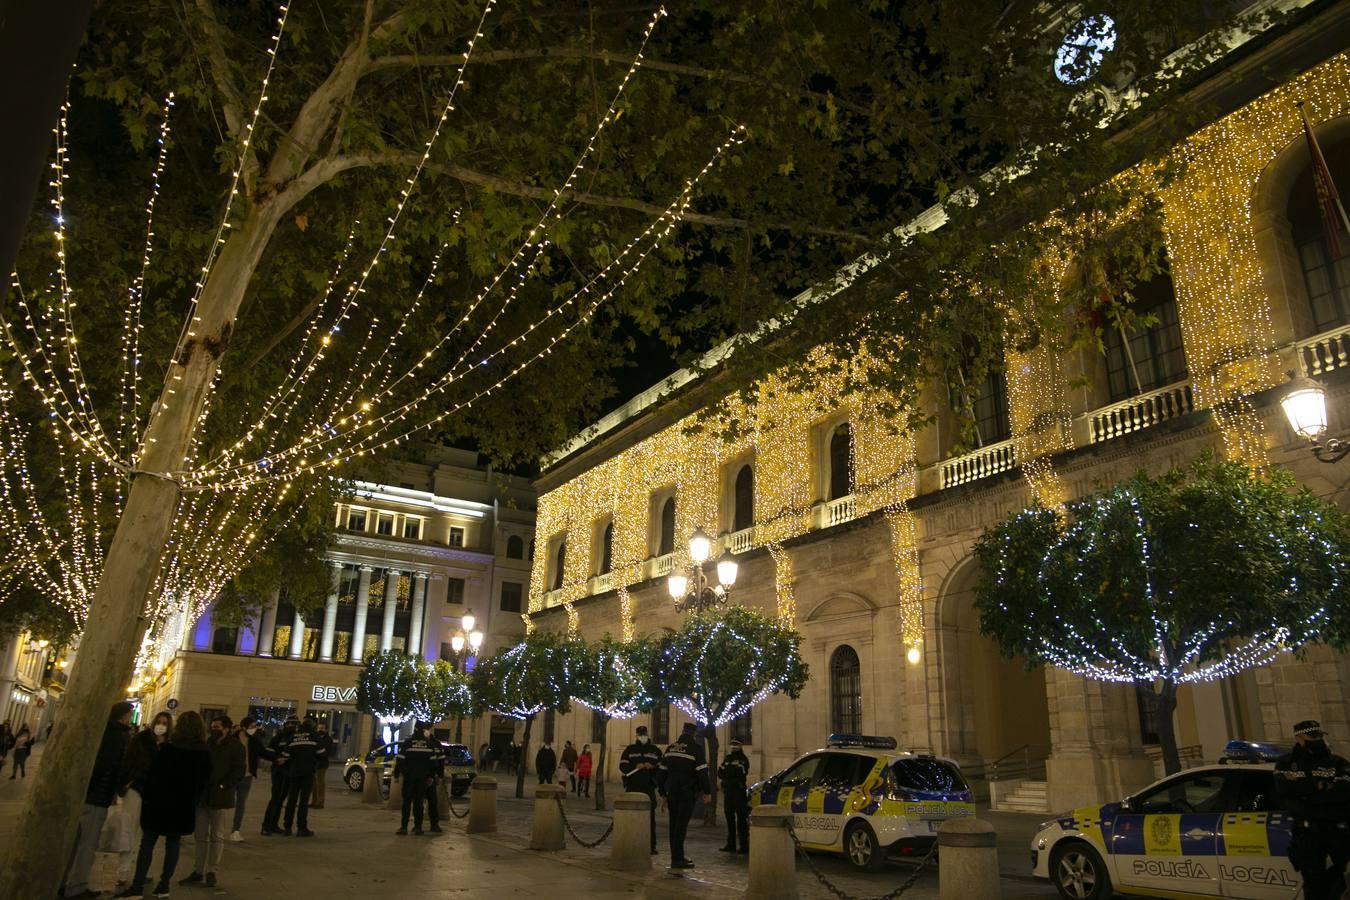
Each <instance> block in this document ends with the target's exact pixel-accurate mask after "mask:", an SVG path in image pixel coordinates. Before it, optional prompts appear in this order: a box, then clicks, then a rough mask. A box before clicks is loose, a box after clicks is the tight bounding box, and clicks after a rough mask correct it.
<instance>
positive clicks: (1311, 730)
mask: <svg viewBox="0 0 1350 900" xmlns="http://www.w3.org/2000/svg"><path fill="white" fill-rule="evenodd" d="M1300 734H1302V735H1306V736H1308V737H1311V738H1319V737H1321V736H1322V735H1323V734H1325V732H1324V731H1322V723H1321V722H1319V721H1317V720H1316V719H1304V720H1303V721H1302V722H1299V723H1298V724H1296V725H1295V726H1294V735H1295V736H1298V735H1300Z"/></svg>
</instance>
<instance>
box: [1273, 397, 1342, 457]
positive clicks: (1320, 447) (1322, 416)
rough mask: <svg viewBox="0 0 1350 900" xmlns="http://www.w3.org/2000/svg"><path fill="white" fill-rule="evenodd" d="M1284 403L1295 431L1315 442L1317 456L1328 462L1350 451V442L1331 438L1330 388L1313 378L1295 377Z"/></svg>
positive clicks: (1314, 453)
mask: <svg viewBox="0 0 1350 900" xmlns="http://www.w3.org/2000/svg"><path fill="white" fill-rule="evenodd" d="M1280 406H1281V408H1283V409H1284V417H1285V418H1286V419H1288V420H1289V427H1290V428H1292V429H1293V430H1294V434H1296V435H1298V436H1299V437H1301V438H1304V439H1306V440H1307V441H1308V442H1309V443H1310V444H1311V445H1312V452H1313V456H1315V457H1317V459H1318V460H1319V461H1321V462H1324V463H1334V462H1339V461H1340V460H1342V459H1344V458H1345V457H1346V455H1347V454H1350V444H1347V443H1346V442H1345V441H1341V440H1337V439H1336V438H1330V439H1328V440H1325V441H1324V440H1323V438H1324V437H1325V436H1326V433H1327V391H1326V388H1324V387H1323V386H1322V385H1321V383H1320V382H1317V381H1314V380H1313V379H1311V378H1295V379H1294V380H1293V381H1292V382H1291V383H1290V385H1289V390H1288V391H1286V392H1285V395H1284V397H1283V399H1281V400H1280Z"/></svg>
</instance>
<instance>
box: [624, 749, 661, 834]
mask: <svg viewBox="0 0 1350 900" xmlns="http://www.w3.org/2000/svg"><path fill="white" fill-rule="evenodd" d="M660 765H661V751H660V750H658V749H657V748H656V747H655V746H653V745H652V739H651V738H650V737H648V736H647V726H646V725H639V726H638V727H637V740H636V741H634V742H633V743H631V744H629V745H628V746H627V747H625V748H624V751H623V755H622V756H620V757H619V773H620V774H621V775H622V776H623V789H624V790H625V791H635V792H636V793H639V794H646V795H647V796H648V798H650V799H651V801H652V805H651V808H650V809H648V810H647V812H648V814H649V815H650V816H651V822H652V828H651V835H652V854H653V855H655V854H656V779H657V777H658V772H657V770H658V767H659V766H660Z"/></svg>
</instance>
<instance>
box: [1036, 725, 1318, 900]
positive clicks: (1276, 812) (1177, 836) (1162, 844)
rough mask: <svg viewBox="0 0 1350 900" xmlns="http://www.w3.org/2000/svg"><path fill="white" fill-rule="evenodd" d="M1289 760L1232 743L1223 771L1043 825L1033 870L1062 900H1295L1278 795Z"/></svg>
mask: <svg viewBox="0 0 1350 900" xmlns="http://www.w3.org/2000/svg"><path fill="white" fill-rule="evenodd" d="M1281 752H1282V751H1281V750H1279V749H1278V748H1276V747H1273V746H1271V745H1269V744H1258V743H1254V742H1251V741H1230V742H1229V743H1228V746H1227V747H1226V748H1225V749H1224V758H1223V759H1222V760H1220V764H1219V765H1212V766H1200V767H1198V768H1194V769H1187V770H1186V771H1184V772H1179V773H1177V774H1176V775H1170V776H1168V777H1167V778H1164V779H1162V780H1161V781H1156V782H1154V783H1153V784H1151V785H1149V786H1148V787H1146V788H1144V789H1143V790H1142V791H1140V792H1139V793H1137V794H1135V795H1134V796H1132V797H1126V798H1125V799H1124V800H1122V801H1120V802H1119V803H1106V804H1103V805H1101V806H1086V807H1083V808H1081V809H1075V810H1074V811H1073V812H1068V813H1064V814H1063V815H1060V816H1056V817H1055V818H1054V819H1051V820H1050V821H1048V822H1043V823H1041V827H1040V830H1039V831H1038V833H1037V834H1036V836H1035V837H1034V838H1032V841H1031V868H1032V872H1033V874H1035V875H1037V876H1038V877H1040V878H1049V879H1050V880H1051V881H1053V882H1054V884H1055V887H1056V888H1057V889H1058V890H1059V894H1060V896H1061V897H1066V898H1072V900H1098V898H1105V897H1110V896H1112V893H1113V891H1114V892H1116V893H1120V894H1128V895H1134V896H1147V897H1236V898H1243V900H1267V898H1271V900H1274V898H1280V900H1287V898H1292V897H1294V896H1295V894H1296V893H1297V891H1298V889H1299V878H1298V875H1297V874H1295V872H1294V870H1293V867H1292V866H1290V864H1289V838H1290V819H1289V816H1288V815H1287V814H1285V813H1284V812H1283V811H1281V809H1280V805H1279V801H1278V799H1277V797H1276V793H1275V776H1274V772H1275V766H1274V760H1276V759H1278V758H1279V756H1280V753H1281Z"/></svg>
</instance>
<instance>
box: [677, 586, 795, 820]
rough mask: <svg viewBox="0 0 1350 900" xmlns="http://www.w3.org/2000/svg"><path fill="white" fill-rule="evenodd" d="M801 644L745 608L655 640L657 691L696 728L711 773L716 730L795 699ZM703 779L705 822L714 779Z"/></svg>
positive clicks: (711, 814) (712, 813) (711, 810)
mask: <svg viewBox="0 0 1350 900" xmlns="http://www.w3.org/2000/svg"><path fill="white" fill-rule="evenodd" d="M801 642H802V637H801V635H800V634H798V633H797V632H796V631H794V630H792V629H791V628H789V627H787V626H786V625H783V624H781V623H779V622H778V621H776V620H775V619H772V618H770V617H768V616H766V615H764V614H763V613H760V612H757V611H756V610H753V609H749V608H747V607H744V606H730V607H727V608H725V609H723V610H718V611H709V612H704V613H699V614H697V615H693V616H690V617H689V618H688V619H686V620H685V622H684V624H683V625H682V626H681V627H680V629H679V630H678V631H675V632H672V633H670V634H667V635H665V636H664V637H662V638H661V639H660V642H659V645H658V657H657V664H656V672H657V685H658V691H659V693H660V696H662V697H665V698H666V699H668V700H669V701H670V702H671V703H672V704H674V706H675V707H677V708H678V709H680V710H681V711H682V712H684V714H685V715H687V716H689V718H690V719H692V720H693V721H694V722H695V723H697V724H698V725H699V727H700V731H701V733H702V735H703V738H704V739H705V740H706V741H707V743H708V769H709V771H710V772H716V771H717V754H718V741H717V727H718V726H719V725H725V724H727V723H728V722H730V721H731V720H732V719H735V718H737V717H738V716H743V715H745V714H746V713H748V712H749V711H750V709H751V708H752V707H753V706H754V705H755V704H757V703H759V702H760V701H761V700H764V699H765V698H767V697H770V696H772V695H774V694H786V695H787V696H789V697H791V698H793V699H794V700H795V699H796V698H798V697H800V696H801V692H802V688H803V687H805V686H806V678H807V666H806V663H805V662H803V661H802V658H801V654H800V652H799V648H800V646H801ZM709 781H710V783H711V787H712V793H713V802H712V803H711V804H709V807H708V810H707V821H708V822H715V821H716V818H717V781H716V779H715V778H710V779H709Z"/></svg>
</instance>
